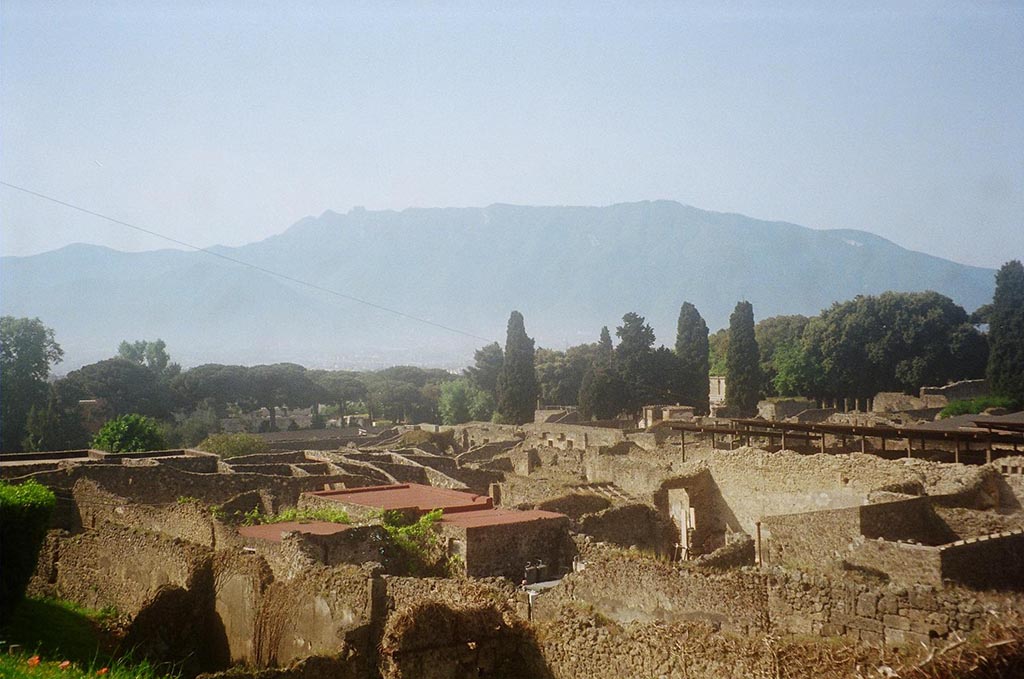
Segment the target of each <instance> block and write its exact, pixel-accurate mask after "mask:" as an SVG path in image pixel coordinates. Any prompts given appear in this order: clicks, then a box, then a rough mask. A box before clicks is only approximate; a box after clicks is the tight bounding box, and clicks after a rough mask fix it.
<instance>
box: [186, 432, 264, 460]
mask: <svg viewBox="0 0 1024 679" xmlns="http://www.w3.org/2000/svg"><path fill="white" fill-rule="evenodd" d="M198 448H199V450H203V451H206V452H207V453H213V454H214V455H219V456H221V457H225V458H227V457H238V456H240V455H254V454H256V453H265V452H267V450H269V448H268V447H267V442H266V441H264V440H263V439H262V438H260V437H259V436H256V435H254V434H213V435H212V436H207V437H206V438H205V439H204V440H203V441H202V442H201V443H200V444H199V446H198Z"/></svg>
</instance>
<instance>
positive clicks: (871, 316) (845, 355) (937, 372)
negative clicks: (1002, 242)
mask: <svg viewBox="0 0 1024 679" xmlns="http://www.w3.org/2000/svg"><path fill="white" fill-rule="evenodd" d="M803 345H804V350H805V352H806V361H807V362H808V365H809V372H811V373H812V375H813V382H812V383H810V384H807V385H805V386H804V389H803V391H804V393H805V394H807V395H810V396H818V397H851V398H868V397H871V396H874V395H875V394H876V393H878V392H879V391H905V392H907V393H915V392H917V391H918V390H919V389H920V388H921V387H922V386H925V385H941V384H946V383H947V382H949V381H951V380H959V379H967V378H973V377H980V376H981V375H983V374H984V370H985V363H986V360H987V356H988V346H987V343H986V341H985V337H984V336H983V335H982V334H981V333H980V332H978V331H977V329H976V328H975V327H974V326H973V325H972V324H971V322H970V319H969V317H968V315H967V312H966V311H964V309H963V308H962V307H960V306H958V305H957V304H955V303H954V302H953V301H952V300H951V299H949V298H948V297H945V296H943V295H940V294H939V293H937V292H913V293H908V292H886V293H882V294H881V295H878V296H877V297H876V296H858V297H857V298H855V299H853V300H850V301H848V302H842V303H836V304H834V305H832V307H831V308H830V309H828V310H826V311H824V312H822V314H821V316H818V317H817V318H813V319H811V321H810V322H809V323H808V325H807V328H806V330H805V331H804V335H803ZM727 388H728V389H731V388H732V387H731V385H728V386H727Z"/></svg>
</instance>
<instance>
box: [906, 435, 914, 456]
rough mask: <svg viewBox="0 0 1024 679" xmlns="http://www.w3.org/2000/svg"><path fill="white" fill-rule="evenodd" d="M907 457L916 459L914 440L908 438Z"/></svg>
mask: <svg viewBox="0 0 1024 679" xmlns="http://www.w3.org/2000/svg"><path fill="white" fill-rule="evenodd" d="M907 457H914V439H912V438H910V437H909V436H908V437H907Z"/></svg>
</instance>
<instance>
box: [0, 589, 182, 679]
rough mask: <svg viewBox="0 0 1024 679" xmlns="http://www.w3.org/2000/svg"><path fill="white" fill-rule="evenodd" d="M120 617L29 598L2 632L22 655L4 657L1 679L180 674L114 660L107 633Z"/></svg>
mask: <svg viewBox="0 0 1024 679" xmlns="http://www.w3.org/2000/svg"><path fill="white" fill-rule="evenodd" d="M116 618H117V613H116V612H115V611H113V610H112V609H103V610H99V611H96V610H92V609H88V608H83V607H81V606H78V605H76V604H74V603H71V602H69V601H60V600H57V599H25V600H23V601H22V602H21V603H20V604H19V605H18V607H17V608H16V609H15V610H14V612H13V614H12V615H11V617H10V619H9V620H8V621H7V624H6V626H5V628H4V629H2V630H0V648H6V646H7V644H18V645H20V646H21V647H22V648H23V649H25V650H24V651H23V652H20V653H14V654H7V653H4V654H3V655H0V677H5V678H6V677H11V678H12V679H22V678H28V677H32V678H41V679H51V678H53V679H56V678H57V677H60V679H85V678H86V677H105V678H106V679H165V678H174V677H177V676H178V674H177V673H176V672H173V671H170V668H169V667H168V666H166V665H161V666H157V665H153V664H150V663H149V662H147V661H145V660H142V661H135V660H133V659H132V658H131V657H130V656H121V657H119V658H115V657H114V653H112V652H111V649H109V648H107V647H106V646H107V644H106V643H104V636H105V635H104V630H105V629H106V628H107V627H108V626H109V625H110V623H111V622H112V621H113V620H114V619H116Z"/></svg>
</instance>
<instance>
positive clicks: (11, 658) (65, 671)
mask: <svg viewBox="0 0 1024 679" xmlns="http://www.w3.org/2000/svg"><path fill="white" fill-rule="evenodd" d="M178 676H179V675H178V674H175V673H168V672H166V671H164V670H161V669H159V668H158V667H157V666H154V665H151V664H150V663H149V662H148V661H146V660H142V661H139V662H132V661H131V660H130V659H120V660H115V661H114V662H113V663H111V664H103V663H101V662H98V661H95V662H87V663H75V662H71V661H70V660H60V659H54V658H53V657H50V658H43V657H41V656H38V655H29V654H24V653H19V654H16V655H0V677H5V679H86V678H87V677H88V678H89V679H96V678H97V677H103V679H175V678H176V677H178Z"/></svg>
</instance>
